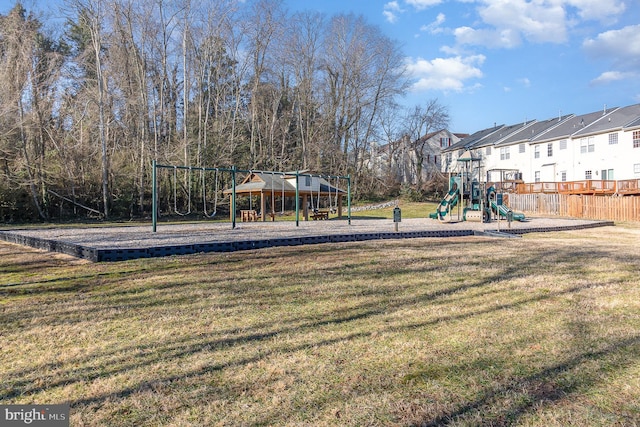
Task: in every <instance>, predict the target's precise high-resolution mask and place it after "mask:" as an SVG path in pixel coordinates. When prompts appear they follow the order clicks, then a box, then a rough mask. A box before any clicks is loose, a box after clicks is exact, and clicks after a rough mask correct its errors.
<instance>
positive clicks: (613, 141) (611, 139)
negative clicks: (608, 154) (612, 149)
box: [609, 132, 618, 145]
mask: <svg viewBox="0 0 640 427" xmlns="http://www.w3.org/2000/svg"><path fill="white" fill-rule="evenodd" d="M617 143H618V133H617V132H616V133H610V134H609V145H614V144H617Z"/></svg>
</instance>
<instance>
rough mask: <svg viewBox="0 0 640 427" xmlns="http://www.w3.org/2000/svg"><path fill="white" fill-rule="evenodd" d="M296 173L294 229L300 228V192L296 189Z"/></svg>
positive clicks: (297, 177) (297, 179)
mask: <svg viewBox="0 0 640 427" xmlns="http://www.w3.org/2000/svg"><path fill="white" fill-rule="evenodd" d="M298 181H299V176H298V171H296V227H299V226H300V190H299V187H298Z"/></svg>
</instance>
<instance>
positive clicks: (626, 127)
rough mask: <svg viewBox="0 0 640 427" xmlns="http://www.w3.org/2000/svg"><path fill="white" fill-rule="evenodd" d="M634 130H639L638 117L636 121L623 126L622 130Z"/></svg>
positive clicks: (639, 119)
mask: <svg viewBox="0 0 640 427" xmlns="http://www.w3.org/2000/svg"><path fill="white" fill-rule="evenodd" d="M635 128H640V117H638V118H637V119H636V120H634V121H632V122H631V123H629V124H627V125H625V127H624V130H632V129H635Z"/></svg>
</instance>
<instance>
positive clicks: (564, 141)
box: [560, 139, 567, 150]
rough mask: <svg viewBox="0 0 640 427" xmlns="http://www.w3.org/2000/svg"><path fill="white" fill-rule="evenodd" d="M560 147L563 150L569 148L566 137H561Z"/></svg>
mask: <svg viewBox="0 0 640 427" xmlns="http://www.w3.org/2000/svg"><path fill="white" fill-rule="evenodd" d="M560 149H561V150H566V149H567V140H566V139H561V140H560Z"/></svg>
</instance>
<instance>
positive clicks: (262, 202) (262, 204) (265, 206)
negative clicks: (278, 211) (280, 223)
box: [260, 191, 267, 222]
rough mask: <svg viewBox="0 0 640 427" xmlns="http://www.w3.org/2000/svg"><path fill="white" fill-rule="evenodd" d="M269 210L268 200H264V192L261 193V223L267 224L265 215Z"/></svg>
mask: <svg viewBox="0 0 640 427" xmlns="http://www.w3.org/2000/svg"><path fill="white" fill-rule="evenodd" d="M266 210H267V205H266V199H265V198H264V191H261V192H260V221H262V222H265V221H266V220H267V217H266V215H265V214H264V213H265V211H266Z"/></svg>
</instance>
